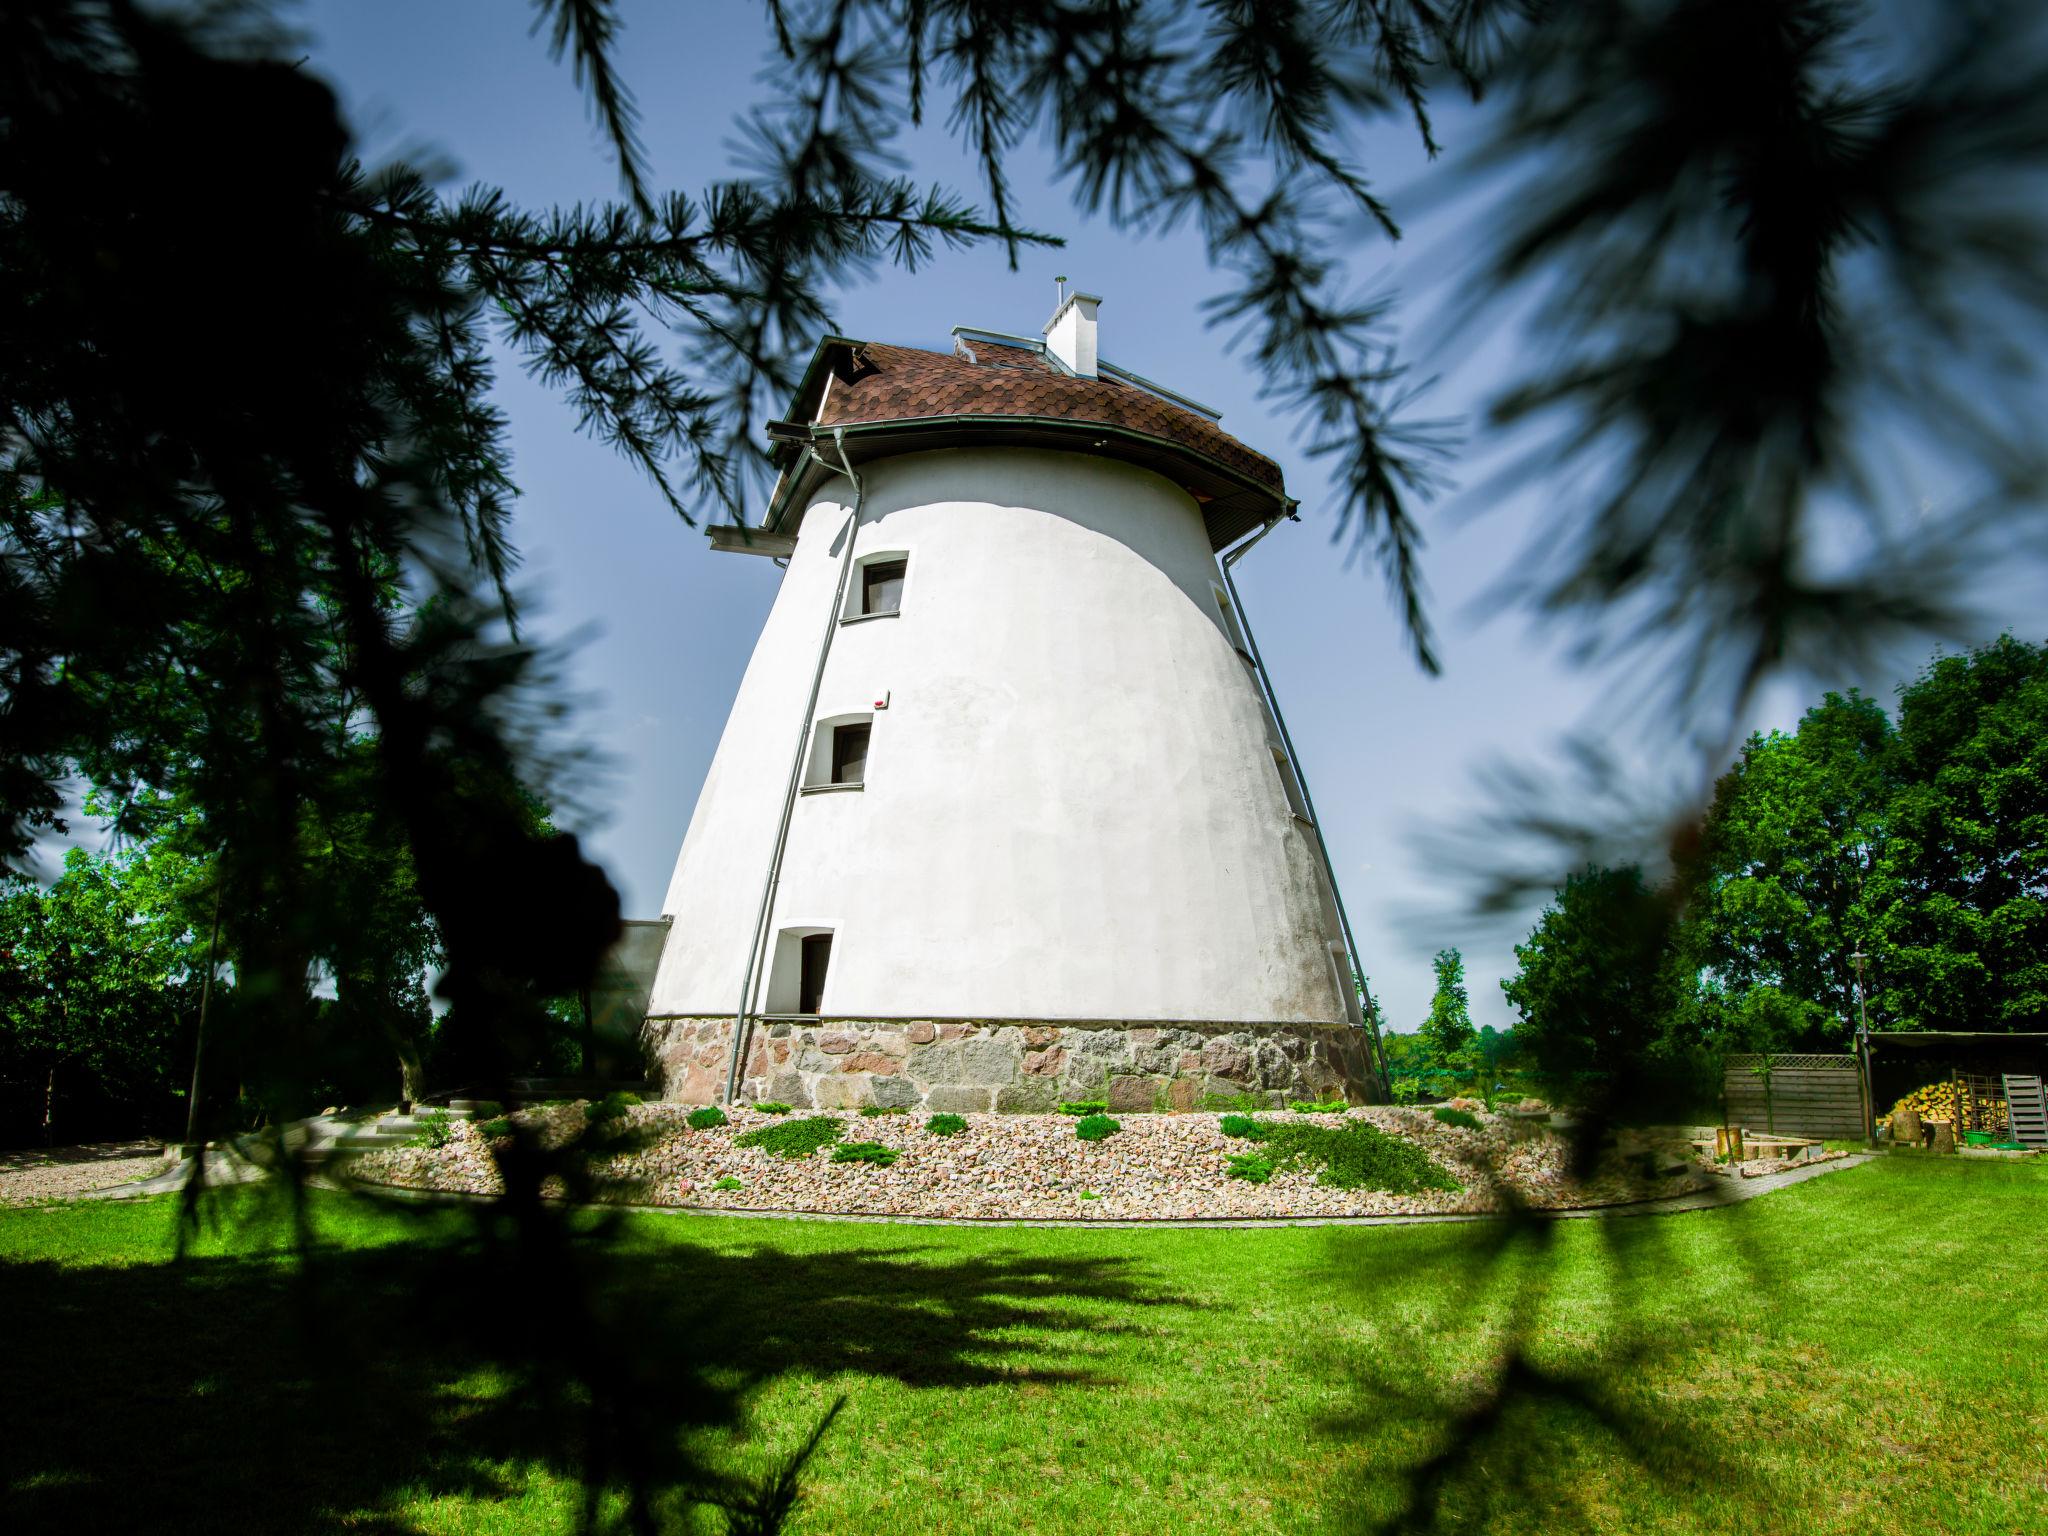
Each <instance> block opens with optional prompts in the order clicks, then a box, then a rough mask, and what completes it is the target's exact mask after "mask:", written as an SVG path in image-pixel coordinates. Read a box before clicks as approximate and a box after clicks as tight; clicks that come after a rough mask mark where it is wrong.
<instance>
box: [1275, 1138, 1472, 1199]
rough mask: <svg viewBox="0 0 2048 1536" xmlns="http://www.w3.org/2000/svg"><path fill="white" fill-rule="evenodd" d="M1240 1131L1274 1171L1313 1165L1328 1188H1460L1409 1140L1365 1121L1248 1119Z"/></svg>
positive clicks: (1410, 1191) (1403, 1192) (1405, 1191)
mask: <svg viewBox="0 0 2048 1536" xmlns="http://www.w3.org/2000/svg"><path fill="white" fill-rule="evenodd" d="M1250 1123H1251V1126H1252V1129H1251V1130H1249V1131H1246V1132H1243V1133H1241V1134H1244V1135H1247V1136H1249V1137H1250V1138H1251V1139H1252V1140H1253V1141H1256V1142H1258V1143H1260V1144H1261V1145H1262V1146H1263V1147H1264V1148H1265V1151H1266V1156H1267V1157H1268V1158H1270V1159H1271V1160H1272V1164H1273V1168H1274V1170H1275V1171H1276V1172H1277V1171H1278V1170H1280V1169H1283V1168H1314V1169H1316V1170H1317V1172H1316V1182H1317V1183H1318V1184H1322V1185H1325V1186H1327V1187H1329V1188H1331V1189H1383V1190H1386V1191H1387V1192H1388V1193H1389V1194H1395V1195H1412V1194H1414V1193H1416V1192H1417V1191H1418V1190H1425V1189H1458V1188H1460V1187H1461V1186H1460V1185H1459V1183H1458V1181H1457V1180H1456V1179H1454V1178H1452V1177H1451V1176H1450V1175H1449V1174H1448V1173H1446V1172H1445V1171H1444V1170H1443V1169H1442V1168H1441V1167H1439V1166H1438V1165H1437V1162H1436V1160H1435V1159H1434V1158H1432V1157H1431V1156H1430V1155H1429V1154H1428V1153H1427V1152H1425V1151H1423V1150H1422V1148H1420V1147H1418V1146H1416V1145H1415V1143H1414V1142H1412V1141H1404V1140H1402V1139H1401V1138H1400V1137H1398V1136H1389V1135H1388V1134H1387V1133H1386V1132H1385V1131H1383V1130H1381V1129H1380V1128H1379V1127H1378V1126H1376V1125H1373V1124H1371V1123H1370V1122H1368V1121H1365V1120H1347V1121H1346V1122H1345V1123H1344V1124H1343V1125H1341V1126H1333V1125H1303V1124H1301V1123H1300V1122H1298V1121H1296V1122H1288V1121H1284V1120H1283V1121H1274V1120H1254V1121H1252V1122H1250Z"/></svg>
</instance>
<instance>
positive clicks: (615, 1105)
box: [583, 1089, 640, 1125]
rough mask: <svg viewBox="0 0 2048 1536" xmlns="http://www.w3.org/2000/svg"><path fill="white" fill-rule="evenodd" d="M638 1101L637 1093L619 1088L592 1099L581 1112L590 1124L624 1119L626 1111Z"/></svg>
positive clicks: (601, 1123)
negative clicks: (599, 1097)
mask: <svg viewBox="0 0 2048 1536" xmlns="http://www.w3.org/2000/svg"><path fill="white" fill-rule="evenodd" d="M639 1102H640V1095H639V1094H637V1093H628V1092H626V1091H625V1090H624V1089H620V1090H618V1091H616V1092H613V1093H608V1094H606V1095H605V1096H604V1097H603V1098H601V1099H592V1100H591V1101H590V1102H589V1104H587V1105H586V1106H585V1107H584V1110H583V1114H584V1117H585V1118H586V1119H588V1120H589V1121H590V1123H591V1124H592V1125H603V1124H605V1123H606V1122H607V1121H611V1120H623V1119H625V1118H626V1111H627V1110H628V1109H629V1108H631V1107H632V1106H633V1105H635V1104H638V1103H639Z"/></svg>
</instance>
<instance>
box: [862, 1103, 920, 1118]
mask: <svg viewBox="0 0 2048 1536" xmlns="http://www.w3.org/2000/svg"><path fill="white" fill-rule="evenodd" d="M860 1112H861V1114H863V1115H864V1116H866V1117H867V1118H868V1119H870V1120H873V1119H876V1118H877V1117H879V1116H881V1115H907V1114H909V1113H910V1111H909V1110H907V1109H905V1108H904V1107H903V1106H902V1105H900V1104H863V1105H861V1107H860Z"/></svg>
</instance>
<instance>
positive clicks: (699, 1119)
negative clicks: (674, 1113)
mask: <svg viewBox="0 0 2048 1536" xmlns="http://www.w3.org/2000/svg"><path fill="white" fill-rule="evenodd" d="M726 1123H727V1122H726V1116H725V1111H724V1110H722V1109H720V1108H719V1107H718V1106H717V1105H716V1104H706V1105H704V1106H703V1107H702V1108H701V1109H693V1110H691V1111H690V1115H689V1124H690V1129H691V1130H693V1131H709V1130H715V1129H717V1128H718V1127H719V1126H721V1125H724V1124H726Z"/></svg>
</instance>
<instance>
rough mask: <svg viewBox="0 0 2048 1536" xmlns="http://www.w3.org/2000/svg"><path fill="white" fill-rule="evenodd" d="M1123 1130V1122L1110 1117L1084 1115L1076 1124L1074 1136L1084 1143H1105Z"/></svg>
mask: <svg viewBox="0 0 2048 1536" xmlns="http://www.w3.org/2000/svg"><path fill="white" fill-rule="evenodd" d="M1122 1129H1123V1122H1121V1121H1119V1120H1112V1119H1111V1118H1110V1117H1109V1116H1108V1115H1083V1116H1082V1117H1081V1118H1080V1119H1078V1120H1076V1121H1075V1122H1074V1134H1075V1135H1076V1136H1078V1137H1080V1138H1081V1140H1083V1141H1103V1140H1106V1139H1107V1138H1108V1137H1111V1136H1114V1135H1115V1134H1116V1133H1117V1132H1118V1131H1120V1130H1122Z"/></svg>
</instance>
